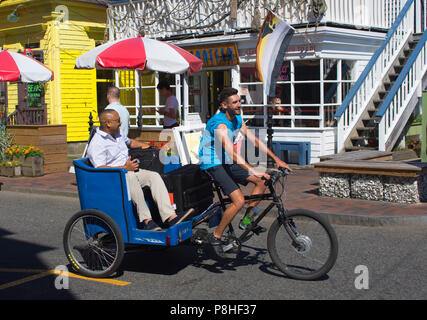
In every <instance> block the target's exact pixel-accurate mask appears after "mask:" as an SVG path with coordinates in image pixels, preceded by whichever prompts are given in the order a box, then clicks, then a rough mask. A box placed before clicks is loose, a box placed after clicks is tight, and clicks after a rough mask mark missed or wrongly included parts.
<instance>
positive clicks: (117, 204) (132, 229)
mask: <svg viewBox="0 0 427 320" xmlns="http://www.w3.org/2000/svg"><path fill="white" fill-rule="evenodd" d="M73 163H74V167H75V172H76V180H77V187H78V192H79V198H80V207H81V210H87V209H96V210H99V211H102V212H104V213H106V214H107V215H109V216H110V217H111V218H112V219H113V220H114V221H115V222H116V223H117V225H118V227H119V229H120V231H121V233H122V236H123V241H124V242H125V243H128V244H144V245H164V246H165V245H170V246H176V245H178V244H179V243H181V242H183V241H185V240H187V239H189V238H191V236H192V224H193V221H192V220H194V219H197V217H194V218H193V219H191V220H189V221H185V222H182V223H179V224H177V225H175V226H173V227H171V228H169V229H165V230H162V231H143V230H140V229H138V228H137V222H136V219H135V217H136V216H137V215H136V214H135V213H134V208H133V206H132V201H131V198H130V192H129V183H128V178H127V171H126V170H125V169H116V168H94V167H92V166H91V164H90V162H89V160H88V159H87V158H83V159H79V160H74V161H73ZM168 170H170V168H169V169H168ZM202 214H203V213H202ZM100 231H103V228H102V226H94V225H90V226H88V227H87V232H88V236H90V235H91V234H92V235H93V234H94V233H96V232H100Z"/></svg>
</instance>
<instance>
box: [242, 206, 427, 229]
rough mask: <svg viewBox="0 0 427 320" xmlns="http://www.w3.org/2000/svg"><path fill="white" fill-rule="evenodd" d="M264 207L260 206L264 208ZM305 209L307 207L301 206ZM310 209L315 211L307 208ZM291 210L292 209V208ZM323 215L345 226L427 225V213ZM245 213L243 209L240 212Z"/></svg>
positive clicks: (270, 217) (321, 213) (268, 217)
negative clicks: (372, 215)
mask: <svg viewBox="0 0 427 320" xmlns="http://www.w3.org/2000/svg"><path fill="white" fill-rule="evenodd" d="M263 209H264V208H260V210H263ZM301 209H305V208H301ZM307 210H309V211H313V210H310V209H307ZM290 211H291V210H290ZM317 213H318V214H319V215H321V216H323V217H324V218H326V220H328V222H329V223H330V224H332V225H344V226H361V227H387V226H415V225H417V226H419V225H426V226H427V214H423V215H411V216H392V217H391V216H374V217H370V216H361V215H354V214H346V213H329V212H317ZM238 214H239V215H243V211H240V212H239V213H238ZM264 219H269V220H270V221H272V220H274V219H276V218H275V216H273V211H270V212H269V213H268V214H267V216H266V217H265V218H264Z"/></svg>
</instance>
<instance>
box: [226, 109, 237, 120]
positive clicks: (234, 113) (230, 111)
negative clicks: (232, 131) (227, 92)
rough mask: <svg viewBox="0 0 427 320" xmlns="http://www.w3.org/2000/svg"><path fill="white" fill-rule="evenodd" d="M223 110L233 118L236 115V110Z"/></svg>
mask: <svg viewBox="0 0 427 320" xmlns="http://www.w3.org/2000/svg"><path fill="white" fill-rule="evenodd" d="M225 112H227V114H228V115H229V116H230V118H234V117H235V116H236V111H235V110H232V109H230V108H227V109H225Z"/></svg>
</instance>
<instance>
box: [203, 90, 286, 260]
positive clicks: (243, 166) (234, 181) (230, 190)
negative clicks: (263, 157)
mask: <svg viewBox="0 0 427 320" xmlns="http://www.w3.org/2000/svg"><path fill="white" fill-rule="evenodd" d="M218 100H219V103H220V112H218V113H217V114H216V115H215V116H213V117H212V118H211V119H210V120H209V121H208V123H207V124H206V129H205V131H204V132H203V136H202V138H201V142H200V147H199V157H200V162H201V163H200V168H201V169H202V170H205V171H206V172H207V173H208V174H209V175H210V176H211V177H212V178H213V179H214V180H215V182H216V183H217V184H218V185H219V186H220V187H221V188H222V190H223V191H224V193H225V194H227V195H228V196H229V197H230V199H231V201H232V203H231V204H230V205H229V206H228V207H227V209H226V210H225V212H224V213H223V217H222V219H221V222H220V223H219V225H218V227H217V228H216V230H215V231H214V232H213V233H212V234H209V242H210V244H211V245H212V246H213V249H214V251H215V253H216V254H217V255H218V256H219V257H221V258H224V257H225V256H224V250H223V246H224V245H226V244H227V243H224V242H223V241H221V237H222V235H223V233H224V230H225V228H226V227H227V226H228V225H229V224H230V223H231V222H232V221H233V219H234V217H235V216H236V214H237V213H238V212H239V211H240V210H241V209H242V208H243V206H244V204H245V199H244V195H243V193H242V191H241V190H240V188H239V186H238V184H242V185H247V184H248V183H249V182H251V183H253V184H254V185H255V186H254V188H253V189H252V195H255V194H263V193H264V192H265V189H266V186H265V184H264V181H263V180H262V178H265V179H270V176H269V175H268V174H267V173H264V172H260V171H258V170H256V169H254V168H253V167H252V166H251V165H249V164H248V163H247V162H246V161H245V160H244V158H243V157H242V156H241V155H240V154H238V153H236V152H235V151H234V148H233V140H234V139H235V138H236V136H237V135H238V134H239V132H241V133H242V134H243V135H244V136H246V138H247V139H248V140H249V141H251V142H252V143H253V145H254V146H255V147H257V148H258V149H259V150H260V151H261V152H264V153H266V154H267V155H268V156H270V157H271V158H272V159H273V160H274V161H275V163H276V166H277V167H284V168H286V169H288V170H289V171H292V170H291V168H290V167H289V166H288V165H287V164H286V163H285V162H284V161H282V160H280V159H279V158H278V157H277V156H276V155H275V154H274V153H273V152H271V150H270V149H268V148H267V146H266V145H265V144H264V143H263V142H262V141H260V140H259V139H258V138H257V137H256V136H255V135H254V134H253V133H252V132H251V131H249V130H248V128H247V127H246V125H245V123H244V122H243V121H242V117H241V103H240V97H239V95H238V91H237V90H236V89H234V88H225V89H224V90H222V92H221V93H220V95H219V98H218ZM259 202H260V201H259V200H256V201H252V202H251V203H249V205H248V208H247V210H246V213H245V215H247V214H248V213H249V212H250V211H251V210H253V208H254V207H256V206H257V205H258V203H259ZM259 231H260V232H263V231H265V229H264V228H263V230H259Z"/></svg>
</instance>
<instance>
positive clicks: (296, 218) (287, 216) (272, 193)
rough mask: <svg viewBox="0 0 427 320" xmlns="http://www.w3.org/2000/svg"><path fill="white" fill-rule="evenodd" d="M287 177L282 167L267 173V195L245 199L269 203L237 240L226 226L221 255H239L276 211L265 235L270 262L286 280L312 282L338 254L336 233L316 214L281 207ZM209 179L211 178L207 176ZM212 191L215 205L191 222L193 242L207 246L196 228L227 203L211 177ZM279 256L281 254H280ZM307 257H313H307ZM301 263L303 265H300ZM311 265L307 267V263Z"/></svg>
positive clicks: (331, 265)
mask: <svg viewBox="0 0 427 320" xmlns="http://www.w3.org/2000/svg"><path fill="white" fill-rule="evenodd" d="M289 174H290V172H289V171H287V170H286V169H284V168H279V170H278V171H271V172H269V175H270V177H271V179H270V180H266V181H265V184H266V186H267V187H268V190H269V193H266V194H260V195H250V196H245V201H246V202H250V201H253V200H261V201H264V200H270V201H271V203H270V204H269V205H268V206H267V207H266V208H265V209H264V211H263V212H262V213H260V214H259V215H258V216H257V218H256V219H255V221H253V222H252V223H251V224H250V225H249V226H248V227H247V228H246V230H245V231H244V232H243V233H242V234H241V235H240V236H239V237H237V236H236V234H235V232H234V228H233V226H232V225H231V224H230V225H229V226H228V231H227V235H226V237H225V238H226V239H227V241H228V242H230V244H229V245H228V246H225V247H224V251H225V252H227V251H228V252H230V251H231V252H233V254H234V253H236V254H237V253H239V252H240V250H241V246H242V244H243V243H244V242H246V241H248V240H249V239H250V238H251V236H252V235H254V234H257V235H258V234H259V228H258V226H259V223H260V222H261V221H262V220H263V219H264V217H265V216H266V215H267V214H268V213H269V212H270V211H271V210H272V209H273V208H277V218H276V219H275V220H274V222H273V224H272V225H271V227H270V229H269V231H268V235H267V249H268V252H269V255H270V257H271V260H272V262H273V263H274V265H276V267H277V268H278V269H279V270H280V271H281V272H283V273H284V274H285V275H287V276H289V277H290V278H293V279H297V280H315V279H319V278H321V277H323V276H324V275H325V274H327V273H328V272H329V271H330V270H331V269H332V267H333V266H334V264H335V262H336V259H337V255H338V240H337V236H336V233H335V231H334V229H333V228H332V226H331V225H330V224H329V222H328V221H327V220H326V219H325V218H324V217H322V216H320V215H319V214H317V213H315V212H312V211H308V210H304V209H296V210H292V211H288V210H286V208H285V207H284V204H283V195H284V193H285V187H284V180H285V178H286V177H287V176H288V175H289ZM210 178H211V177H210ZM211 182H212V184H213V188H214V190H215V192H216V193H217V195H218V199H219V202H217V203H215V204H213V205H212V206H211V207H209V208H208V209H207V210H206V212H205V213H204V214H202V215H200V216H199V217H198V218H197V219H195V220H194V221H193V229H195V230H194V235H193V238H192V240H193V243H194V244H197V245H202V244H207V243H208V241H207V234H208V232H207V230H206V229H197V228H196V227H197V226H199V225H201V224H202V223H204V222H207V221H209V220H210V219H211V218H212V217H213V216H214V215H215V214H216V213H217V210H218V208H221V209H222V210H225V209H226V205H227V204H230V203H231V199H230V198H224V197H223V195H222V190H221V188H220V187H219V186H218V185H217V184H216V183H215V181H214V180H213V179H212V178H211ZM277 183H280V184H281V186H282V192H281V193H280V194H278V193H277V192H276V190H275V185H276V184H277ZM282 254H283V255H282ZM309 254H312V255H314V257H308V255H309ZM303 261H306V262H307V265H301V263H302V262H303ZM309 261H310V262H311V263H310V264H309V263H308V262H309ZM316 265H317V267H316Z"/></svg>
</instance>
